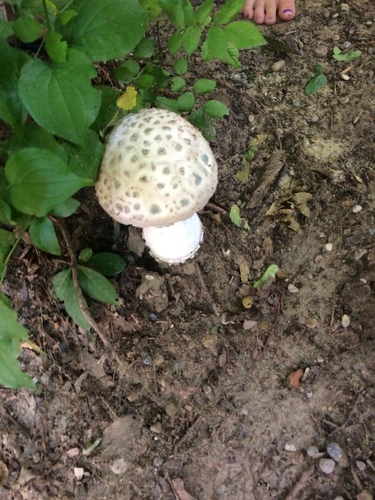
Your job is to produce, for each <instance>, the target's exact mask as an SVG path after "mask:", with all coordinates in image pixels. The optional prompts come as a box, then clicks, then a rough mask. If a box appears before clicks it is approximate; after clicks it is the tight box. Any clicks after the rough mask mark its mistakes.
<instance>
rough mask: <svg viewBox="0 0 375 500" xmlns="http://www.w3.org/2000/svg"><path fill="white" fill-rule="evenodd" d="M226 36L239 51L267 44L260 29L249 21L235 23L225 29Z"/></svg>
mask: <svg viewBox="0 0 375 500" xmlns="http://www.w3.org/2000/svg"><path fill="white" fill-rule="evenodd" d="M224 34H225V37H226V39H227V40H228V41H230V42H231V43H233V45H235V47H236V48H237V49H251V48H253V47H259V46H261V45H266V44H267V41H266V40H265V38H264V37H263V36H262V34H261V33H260V31H259V29H258V27H257V26H256V25H255V24H253V23H249V21H235V22H233V23H230V24H228V26H225V28H224Z"/></svg>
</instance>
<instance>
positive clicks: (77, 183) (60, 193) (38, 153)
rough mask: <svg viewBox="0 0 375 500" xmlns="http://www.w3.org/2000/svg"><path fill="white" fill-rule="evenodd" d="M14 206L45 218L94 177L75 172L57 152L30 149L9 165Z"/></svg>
mask: <svg viewBox="0 0 375 500" xmlns="http://www.w3.org/2000/svg"><path fill="white" fill-rule="evenodd" d="M5 175H6V178H7V180H8V182H9V185H10V188H9V189H10V197H11V200H12V203H13V205H14V206H15V207H16V208H17V210H19V211H20V212H23V213H25V214H29V215H36V216H37V217H44V216H45V215H47V214H48V212H49V211H50V210H52V209H54V208H56V207H58V206H59V205H60V204H61V203H63V202H64V201H65V200H67V199H68V198H70V196H72V195H73V194H74V193H75V192H76V191H78V190H79V189H80V188H82V187H84V186H89V185H92V184H93V182H92V181H91V180H90V179H83V178H80V177H77V176H76V175H75V174H73V173H72V172H71V171H70V170H69V169H68V167H67V165H66V164H65V163H64V162H63V161H62V160H61V159H60V158H59V157H57V156H56V155H55V154H53V153H51V152H50V151H48V150H45V149H38V148H27V149H22V150H20V151H18V152H17V153H16V154H14V155H13V156H12V157H11V158H10V159H9V160H8V161H7V163H6V165H5Z"/></svg>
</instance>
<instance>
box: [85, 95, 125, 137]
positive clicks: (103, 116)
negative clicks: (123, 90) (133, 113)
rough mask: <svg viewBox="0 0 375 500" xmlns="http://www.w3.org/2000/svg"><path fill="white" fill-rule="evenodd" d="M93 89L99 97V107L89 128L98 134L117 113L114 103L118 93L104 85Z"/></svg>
mask: <svg viewBox="0 0 375 500" xmlns="http://www.w3.org/2000/svg"><path fill="white" fill-rule="evenodd" d="M95 88H96V90H97V91H98V92H99V93H100V95H101V105H100V110H99V113H98V116H97V117H96V120H95V122H94V123H93V124H92V126H91V128H92V129H93V130H95V131H96V132H97V133H99V134H100V133H101V132H102V130H103V129H104V128H106V126H107V125H108V123H109V122H110V121H111V119H112V118H113V117H114V115H115V114H116V113H117V112H118V108H117V105H116V101H117V99H118V98H119V97H120V92H119V91H118V90H115V89H112V88H111V87H108V86H104V85H98V86H96V87H95Z"/></svg>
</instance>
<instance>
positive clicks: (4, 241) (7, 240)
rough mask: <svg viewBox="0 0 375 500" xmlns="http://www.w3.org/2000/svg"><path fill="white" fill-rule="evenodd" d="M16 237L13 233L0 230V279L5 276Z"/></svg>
mask: <svg viewBox="0 0 375 500" xmlns="http://www.w3.org/2000/svg"><path fill="white" fill-rule="evenodd" d="M15 241H16V237H15V236H14V233H13V232H12V231H6V230H5V229H1V228H0V278H1V277H2V276H3V273H4V269H5V264H4V263H5V260H6V258H7V256H8V254H9V252H10V250H11V249H12V247H13V245H14V243H15Z"/></svg>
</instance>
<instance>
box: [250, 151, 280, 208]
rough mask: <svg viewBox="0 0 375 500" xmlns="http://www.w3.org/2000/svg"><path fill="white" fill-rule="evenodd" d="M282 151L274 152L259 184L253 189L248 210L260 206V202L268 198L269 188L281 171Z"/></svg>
mask: <svg viewBox="0 0 375 500" xmlns="http://www.w3.org/2000/svg"><path fill="white" fill-rule="evenodd" d="M284 157H285V153H284V151H275V152H274V153H273V154H272V155H271V158H270V159H269V161H268V164H267V166H266V168H265V170H264V172H263V174H262V177H261V179H260V182H259V184H258V186H257V188H256V189H255V191H254V193H253V194H252V197H251V199H250V202H249V204H248V207H249V208H256V207H260V206H261V205H262V202H263V201H264V200H265V198H267V197H268V196H269V188H270V187H271V185H272V184H273V183H274V182H275V180H276V178H277V176H278V175H279V173H280V171H281V169H282V168H283V166H284Z"/></svg>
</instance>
